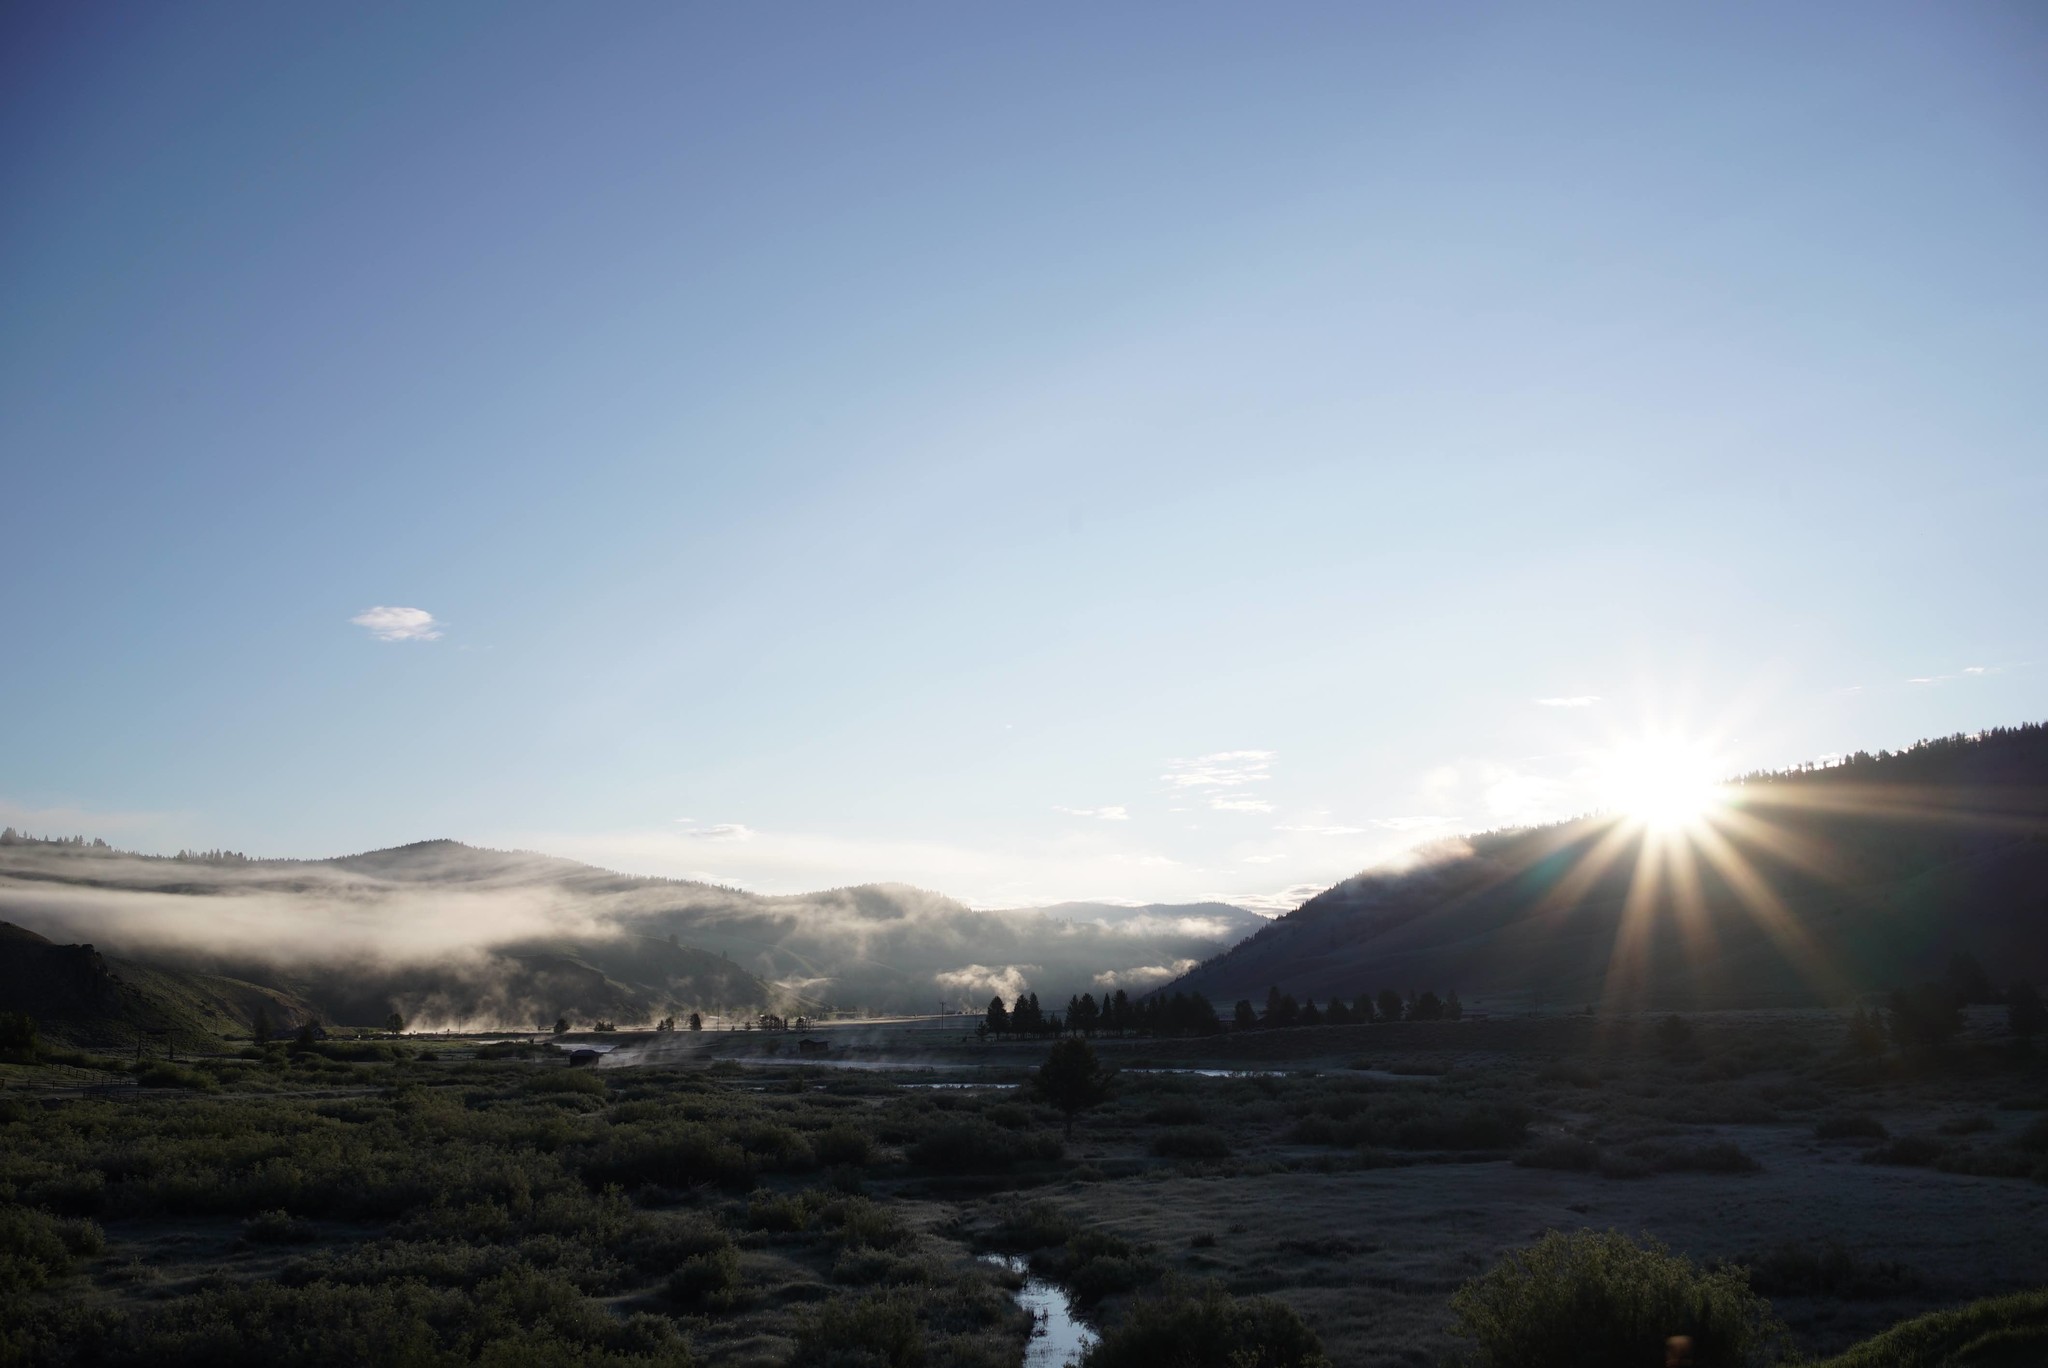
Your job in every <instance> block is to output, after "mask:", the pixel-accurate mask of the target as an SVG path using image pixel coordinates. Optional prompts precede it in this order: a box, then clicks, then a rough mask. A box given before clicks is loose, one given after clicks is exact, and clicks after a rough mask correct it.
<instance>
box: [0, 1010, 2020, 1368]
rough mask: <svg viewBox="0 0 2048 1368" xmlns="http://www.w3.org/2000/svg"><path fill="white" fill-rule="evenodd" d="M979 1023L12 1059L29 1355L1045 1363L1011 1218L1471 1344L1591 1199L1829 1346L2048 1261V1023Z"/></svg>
mask: <svg viewBox="0 0 2048 1368" xmlns="http://www.w3.org/2000/svg"><path fill="white" fill-rule="evenodd" d="M972 1025H973V1022H972V1020H971V1019H962V1018H935V1019H931V1020H927V1021H923V1022H908V1023H894V1024H892V1023H864V1024H861V1025H859V1026H844V1027H828V1028H824V1029H822V1030H820V1031H816V1032H813V1033H811V1034H810V1038H811V1039H814V1040H822V1041H824V1042H826V1045H827V1047H828V1048H827V1051H826V1052H825V1054H823V1055H822V1056H821V1057H811V1058H792V1057H791V1056H792V1055H795V1053H796V1051H797V1048H798V1046H797V1038H796V1037H795V1036H788V1035H779V1034H777V1035H767V1034H762V1033H745V1032H733V1033H723V1032H707V1033H704V1034H702V1035H693V1034H691V1033H676V1034H674V1035H669V1034H667V1033H663V1035H661V1036H641V1037H632V1036H624V1035H622V1036H619V1037H616V1038H612V1039H608V1040H605V1041H604V1042H602V1043H604V1044H607V1045H613V1046H616V1047H618V1048H616V1049H614V1050H613V1051H612V1052H611V1053H610V1054H609V1055H608V1056H607V1057H606V1059H605V1060H604V1065H603V1067H601V1068H599V1069H594V1070H593V1069H588V1068H581V1069H577V1068H570V1067H569V1066H567V1064H566V1063H565V1062H564V1061H563V1059H562V1057H561V1054H560V1053H559V1052H558V1051H557V1050H555V1049H554V1048H553V1047H552V1045H551V1044H543V1043H505V1044H490V1043H488V1042H483V1041H477V1040H456V1039H413V1040H408V1041H405V1042H398V1043H380V1044H371V1043H368V1042H363V1043H352V1042H339V1043H334V1044H330V1045H325V1046H321V1047H318V1048H315V1049H312V1050H300V1051H297V1052H293V1051H289V1050H285V1049H281V1048H278V1047H269V1048H266V1049H257V1048H254V1047H252V1048H250V1049H248V1050H245V1051H242V1052H241V1053H240V1054H237V1055H228V1056H223V1057H222V1058H219V1059H214V1060H207V1061H201V1062H200V1063H198V1064H196V1065H194V1064H186V1065H180V1066H177V1067H176V1069H175V1070H173V1069H171V1068H170V1066H164V1067H163V1068H160V1069H159V1070H157V1072H155V1073H153V1074H146V1075H144V1081H145V1082H146V1083H149V1084H151V1085H152V1086H148V1087H141V1088H123V1089H122V1090H121V1091H119V1092H118V1093H116V1092H111V1091H110V1092H101V1093H94V1092H92V1091H90V1090H89V1089H85V1090H82V1089H81V1085H88V1084H90V1083H92V1082H93V1081H94V1079H95V1078H97V1079H98V1080H99V1081H100V1082H101V1083H107V1082H109V1081H111V1079H112V1078H113V1077H114V1075H113V1074H112V1073H111V1072H100V1073H98V1074H95V1071H94V1070H93V1068H92V1067H91V1061H90V1060H89V1059H82V1058H75V1059H73V1060H72V1061H71V1062H70V1063H69V1064H68V1065H63V1066H52V1065H49V1064H41V1065H36V1066H26V1065H16V1066H8V1067H7V1068H6V1070H5V1073H6V1075H7V1077H6V1080H5V1081H6V1084H7V1087H6V1089H5V1091H4V1093H0V1122H4V1125H0V1198H4V1201H0V1241H7V1242H11V1243H10V1245H9V1247H8V1248H6V1249H0V1254H12V1255H13V1257H12V1258H10V1259H0V1270H5V1272H4V1277H5V1279H6V1280H7V1281H6V1282H5V1285H4V1286H0V1331H4V1335H5V1336H6V1338H5V1339H0V1351H4V1350H9V1349H11V1350H12V1351H13V1352H14V1355H15V1356H16V1357H17V1358H18V1359H19V1360H20V1361H23V1362H30V1363H41V1362H49V1363H61V1362H116V1363H118V1362H135V1363H142V1362H150V1363H179V1362H191V1363H201V1362H236V1361H255V1360H256V1359H258V1358H261V1357H262V1356H264V1355H271V1356H273V1357H274V1356H276V1355H280V1354H281V1355H285V1356H286V1357H289V1358H292V1359H293V1360H294V1361H300V1362H327V1361H333V1362H343V1361H346V1356H345V1354H344V1356H343V1357H323V1350H322V1348H321V1346H322V1345H324V1344H347V1345H352V1346H354V1348H353V1349H352V1350H350V1351H349V1352H358V1353H361V1352H369V1351H375V1350H376V1349H377V1348H378V1346H380V1345H381V1346H383V1347H384V1348H392V1347H394V1346H396V1345H397V1344H398V1343H399V1340H397V1339H392V1338H391V1337H392V1336H398V1337H399V1338H400V1339H404V1342H405V1343H410V1344H415V1345H416V1346H417V1347H419V1348H420V1349H421V1351H422V1353H423V1354H426V1355H427V1356H425V1357H420V1358H418V1361H420V1362H441V1361H446V1362H466V1361H478V1360H480V1359H482V1360H490V1357H491V1355H492V1354H493V1353H498V1352H500V1351H499V1350H494V1349H493V1348H492V1345H493V1344H496V1343H498V1342H499V1341H500V1340H503V1341H505V1342H506V1344H507V1345H509V1344H510V1343H511V1342H512V1341H514V1340H518V1341H523V1342H526V1343H528V1344H532V1343H536V1342H539V1343H553V1344H558V1345H560V1346H561V1347H562V1348H563V1351H564V1354H565V1355H570V1354H571V1351H573V1356H575V1357H576V1358H577V1361H582V1362H592V1363H596V1362H616V1363H627V1362H633V1363H653V1362H683V1361H685V1360H686V1359H687V1360H689V1361H694V1362H697V1363H702V1364H712V1365H734V1366H735V1368H737V1366H738V1365H756V1364H759V1365H766V1364H771V1363H783V1362H789V1361H793V1360H796V1361H805V1360H808V1359H815V1358H816V1357H817V1355H818V1353H819V1352H820V1351H821V1346H825V1345H827V1344H831V1345H838V1346H840V1347H841V1348H843V1347H845V1346H846V1345H853V1346H856V1347H859V1346H862V1345H867V1346H870V1349H871V1351H872V1354H871V1356H873V1357H874V1358H875V1361H877V1362H884V1361H887V1362H894V1361H905V1360H904V1359H903V1357H902V1355H901V1354H898V1353H895V1352H894V1351H892V1350H891V1349H890V1347H889V1346H891V1345H895V1346H896V1347H897V1349H899V1350H900V1349H901V1348H902V1347H903V1346H904V1345H905V1344H907V1343H910V1342H913V1341H914V1342H915V1343H916V1344H918V1345H920V1346H921V1348H920V1350H919V1353H920V1354H921V1355H922V1358H923V1361H924V1362H925V1363H927V1364H932V1365H938V1364H949V1363H957V1364H973V1365H988V1368H1014V1365H1015V1364H1016V1363H1017V1362H1019V1361H1020V1357H1021V1354H1022V1351H1023V1346H1024V1342H1025V1335H1026V1332H1027V1329H1028V1325H1027V1322H1026V1318H1025V1317H1024V1316H1023V1315H1022V1314H1021V1313H1020V1312H1018V1311H1017V1310H1016V1308H1015V1305H1014V1302H1013V1301H1012V1299H1011V1296H1010V1293H1011V1291H1012V1289H1013V1288H1014V1286H1015V1284H1016V1281H1017V1279H1016V1275H1015V1274H1013V1273H1011V1272H1009V1271H1007V1270H1005V1269H1004V1268H1002V1267H1000V1266H998V1265H996V1264H994V1263H991V1262H989V1261H987V1260H985V1259H984V1258H982V1257H980V1256H982V1255H984V1254H986V1253H988V1252H990V1251H993V1250H1000V1251H1003V1252H1005V1253H1010V1254H1015V1255H1019V1256H1024V1257H1026V1258H1028V1259H1029V1260H1030V1261H1031V1265H1032V1267H1034V1268H1035V1269H1037V1270H1038V1271H1039V1272H1040V1273H1042V1274H1044V1275H1045V1276H1047V1277H1050V1278H1053V1279H1055V1280H1057V1281H1058V1282H1060V1283H1061V1284H1062V1285H1063V1286H1065V1287H1066V1288H1067V1289H1068V1290H1069V1292H1070V1293H1071V1294H1072V1295H1073V1296H1074V1297H1075V1299H1076V1301H1077V1303H1078V1304H1079V1306H1080V1307H1081V1310H1082V1312H1083V1314H1084V1315H1086V1316H1088V1317H1089V1318H1091V1319H1092V1320H1094V1321H1095V1322H1096V1323H1097V1324H1099V1325H1102V1326H1114V1325H1115V1324H1117V1323H1118V1322H1119V1321H1120V1319H1121V1318H1123V1317H1124V1316H1125V1315H1126V1314H1127V1313H1128V1311H1129V1309H1130V1307H1131V1306H1132V1305H1133V1302H1134V1299H1136V1298H1142V1297H1145V1296H1148V1295H1152V1294H1154V1293H1155V1292H1157V1291H1158V1290H1159V1289H1161V1288H1163V1287H1167V1286H1170V1285H1173V1284H1174V1283H1175V1282H1176V1280H1180V1279H1214V1280H1218V1281H1220V1282H1221V1283H1222V1284H1223V1285H1224V1286H1225V1287H1226V1288H1228V1290H1229V1291H1230V1292H1232V1293H1234V1294H1238V1295H1252V1294H1265V1295H1270V1296H1272V1297H1274V1298H1277V1299H1278V1300H1280V1301H1282V1302H1284V1303H1286V1304H1287V1305H1288V1306H1290V1307H1292V1308H1294V1310H1295V1311H1297V1312H1298V1313H1299V1314H1300V1316H1301V1318H1302V1320H1303V1321H1305V1322H1306V1324H1307V1325H1308V1326H1309V1327H1310V1328H1311V1329H1312V1330H1313V1331H1314V1332H1315V1333H1316V1334H1317V1335H1318V1336H1319V1337H1320V1339H1321V1341H1322V1344H1323V1346H1324V1349H1325V1350H1326V1352H1327V1353H1328V1354H1329V1356H1330V1358H1331V1360H1332V1361H1333V1362H1334V1363H1335V1364H1337V1365H1340V1368H1354V1366H1355V1368H1378V1366H1379V1365H1395V1364H1428V1363H1435V1362H1438V1361H1439V1360H1440V1359H1441V1358H1442V1357H1444V1356H1445V1355H1446V1354H1448V1353H1450V1352H1451V1351H1453V1350H1454V1349H1455V1348H1456V1346H1457V1341H1456V1340H1455V1339H1454V1337H1453V1336H1452V1333H1451V1331H1452V1323H1451V1316H1450V1310H1449V1299H1450V1295H1451V1293H1452V1292H1453V1291H1454V1290H1455V1289H1456V1288H1457V1287H1458V1286H1459V1285H1461V1284H1462V1283H1464V1282H1465V1281H1466V1280H1468V1279H1470V1278H1472V1277H1474V1276H1475V1275H1477V1274H1479V1273H1480V1272H1482V1271H1484V1270H1485V1269H1486V1268H1487V1267H1489V1266H1491V1265H1492V1264H1494V1263H1495V1262H1496V1261H1497V1260H1498V1259H1499V1258H1500V1257H1501V1256H1502V1255H1503V1254H1505V1253H1507V1252H1509V1251H1511V1250H1514V1249H1516V1248H1519V1247H1522V1246H1525V1245H1527V1244H1529V1243H1531V1242H1533V1241H1534V1240H1536V1239H1537V1238H1539V1237H1540V1236H1541V1235H1542V1234H1543V1233H1544V1232H1545V1231H1548V1230H1572V1229H1578V1228H1582V1227H1584V1228H1594V1229H1617V1230H1620V1231H1623V1232H1625V1233H1627V1234H1629V1235H1632V1236H1649V1237H1652V1238H1654V1239H1657V1240H1660V1241H1663V1242H1665V1243H1667V1244H1668V1245H1670V1246H1671V1247H1672V1248H1673V1249H1674V1250H1676V1251H1677V1252H1680V1253H1682V1254H1685V1255H1687V1256H1688V1257H1690V1258H1692V1259H1694V1260H1695V1261H1698V1262H1701V1263H1729V1264H1740V1265H1743V1266H1745V1267H1747V1268H1748V1269H1749V1270H1750V1277H1751V1281H1752V1283H1753V1285H1755V1286H1756V1287H1757V1288H1758V1290H1760V1291H1762V1292H1763V1293H1764V1294H1766V1295H1768V1296H1769V1297H1770V1298H1771V1300H1772V1302H1773V1304H1774V1306H1775V1308H1776V1309H1777V1311H1778V1313H1779V1314H1780V1315H1781V1316H1782V1317H1783V1318H1784V1320H1785V1321H1786V1322H1787V1323H1788V1324H1789V1325H1790V1327H1791V1329H1792V1332H1793V1335H1794V1337H1795V1341H1796V1344H1797V1346H1798V1347H1799V1348H1800V1349H1801V1350H1803V1351H1805V1352H1808V1353H1821V1354H1824V1353H1834V1352H1838V1351H1840V1350H1842V1349H1843V1348H1845V1347H1847V1346H1848V1345H1849V1344H1850V1343H1851V1342H1853V1341H1855V1340H1857V1339H1860V1338H1862V1337H1865V1336H1867V1335H1870V1334H1871V1333H1873V1332H1875V1331H1877V1330H1880V1329H1882V1328H1883V1327H1885V1326H1887V1325H1890V1324H1892V1323H1893V1322H1895V1321H1898V1320H1900V1319H1902V1318H1904V1317H1907V1316H1911V1315H1915V1314H1918V1313H1920V1312H1923V1311H1926V1310H1929V1309H1933V1308H1936V1307H1943V1306H1949V1305H1954V1304H1957V1303H1960V1302H1964V1301H1968V1300H1971V1299H1975V1298H1979V1297H1984V1296H1988V1295H1992V1294H1996V1293H2001V1292H2006V1291H2012V1290H2017V1289H2024V1288H2030V1287H2042V1286H2044V1285H2048V1239H2043V1238H2041V1235H2042V1231H2043V1229H2044V1226H2048V1219H2044V1218H2048V1058H2044V1056H2043V1054H2041V1053H2037V1052H2029V1051H2026V1050H2023V1049H2020V1048H2017V1047H2016V1046H2015V1045H2014V1043H2013V1042H2011V1041H2009V1040H2006V1039H2004V1038H2003V1037H2002V1035H2001V1032H2000V1029H1999V1026H1998V1024H1997V1022H1995V1021H1993V1020H1991V1019H1990V1018H1989V1017H1988V1016H1987V1017H1985V1018H1983V1019H1981V1020H1979V1021H1978V1022H1976V1023H1974V1027H1975V1030H1974V1033H1973V1035H1971V1036H1970V1037H1968V1038H1965V1039H1964V1040H1963V1041H1961V1042H1959V1043H1958V1044H1957V1045H1955V1046H1953V1047H1951V1048H1950V1049H1948V1050H1947V1051H1944V1052H1942V1053H1940V1054H1934V1055H1926V1056H1913V1057H1902V1056H1900V1055H1898V1054H1897V1053H1884V1054H1881V1055H1876V1056H1858V1055H1853V1054H1850V1053H1848V1052H1846V1051H1845V1049H1844V1044H1845V1033H1844V1027H1843V1023H1842V1021H1841V1019H1840V1018H1839V1017H1838V1016H1835V1015H1833V1014H1828V1013H1821V1012H1811V1013H1800V1012H1782V1013H1724V1014H1717V1015H1701V1016H1696V1017H1692V1018H1690V1019H1689V1020H1688V1022H1687V1028H1686V1029H1685V1030H1684V1031H1683V1032H1679V1033H1676V1034H1674V1033H1672V1032H1671V1031H1670V1030H1669V1029H1668V1028H1667V1029H1664V1030H1660V1029H1659V1023H1658V1022H1656V1021H1655V1020H1627V1021H1618V1022H1608V1021H1601V1020H1597V1019H1592V1018H1583V1017H1554V1018H1540V1019H1538V1018H1531V1019H1521V1020H1511V1019H1495V1020H1491V1021H1468V1022H1455V1023H1453V1022H1444V1023H1409V1024H1400V1025H1378V1026H1360V1027H1336V1028H1321V1029H1296V1030H1286V1031H1272V1032H1263V1031H1262V1032H1251V1033H1246V1034H1242V1035H1231V1036H1224V1037H1216V1038H1210V1039H1205V1040H1178V1041H1159V1040H1136V1039H1134V1040H1111V1039H1103V1040H1098V1041H1097V1042H1095V1045H1096V1048H1097V1050H1098V1052H1099V1053H1100V1054H1101V1056H1102V1057H1103V1059H1104V1061H1105V1063H1107V1064H1109V1065H1111V1066H1114V1067H1117V1068H1118V1069H1120V1070H1121V1072H1120V1074H1119V1076H1118V1078H1117V1080H1116V1086H1115V1089H1114V1096H1113V1098H1112V1099H1111V1100H1110V1101H1109V1102H1107V1103H1106V1104H1104V1105H1102V1106H1100V1107H1098V1108H1095V1109H1093V1110H1091V1111H1089V1112H1087V1113H1085V1114H1083V1115H1082V1116H1081V1117H1080V1118H1079V1120H1078V1122H1077V1124H1076V1126H1075V1128H1074V1131H1073V1134H1072V1136H1071V1138H1069V1137H1067V1136H1066V1135H1065V1134H1064V1127H1063V1125H1062V1118H1060V1117H1059V1116H1058V1115H1057V1114H1056V1113H1054V1112H1052V1111H1051V1110H1050V1109H1048V1108H1046V1107H1045V1106H1043V1105H1042V1104H1040V1103H1038V1102H1036V1101H1033V1100H1031V1099H1030V1098H1029V1096H1027V1095H1026V1094H1024V1093H1022V1092H1020V1091H1019V1089H1018V1087H1017V1084H1018V1083H1019V1082H1020V1081H1021V1080H1022V1079H1023V1078H1024V1077H1026V1076H1027V1074H1028V1072H1029V1070H1030V1069H1031V1068H1032V1067H1033V1066H1034V1065H1036V1064H1037V1063H1038V1061H1039V1060H1041V1059H1042V1058H1043V1057H1044V1054H1045V1048H1046V1047H1045V1045H1044V1044H1043V1043H1042V1042H1032V1041H1016V1042H983V1041H979V1040H977V1039H976V1038H975V1037H974V1035H973V1033H972V1031H971V1027H972ZM579 1043H580V1042H579ZM105 1062H106V1063H107V1064H109V1065H112V1064H113V1061H105ZM875 1066H883V1067H875ZM1823 1137H1828V1138H1823ZM38 1251H40V1252H38ZM380 1336H381V1337H383V1338H379V1337H380ZM406 1337H410V1338H406ZM81 1346H84V1347H83V1348H81ZM429 1350H431V1353H429V1352H428V1351H429ZM504 1352H509V1349H506V1350H504ZM863 1352H868V1351H863ZM433 1354H439V1355H442V1356H443V1357H441V1358H435V1357H433V1356H432V1355H433ZM4 1357H6V1354H5V1353H4V1352H0V1358H4ZM506 1361H511V1360H510V1359H507V1360H506Z"/></svg>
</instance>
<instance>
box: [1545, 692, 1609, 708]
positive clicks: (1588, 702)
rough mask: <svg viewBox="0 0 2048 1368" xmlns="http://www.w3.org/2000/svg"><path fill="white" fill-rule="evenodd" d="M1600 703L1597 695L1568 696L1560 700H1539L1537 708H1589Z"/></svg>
mask: <svg viewBox="0 0 2048 1368" xmlns="http://www.w3.org/2000/svg"><path fill="white" fill-rule="evenodd" d="M1599 701H1600V695H1599V694H1568V695H1566V696H1565V697H1562V698H1539V699H1537V700H1536V706H1537V707H1539V708H1590V707H1592V706H1593V705H1594V704H1595V703H1598V702H1599Z"/></svg>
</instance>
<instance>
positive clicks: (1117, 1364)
mask: <svg viewBox="0 0 2048 1368" xmlns="http://www.w3.org/2000/svg"><path fill="white" fill-rule="evenodd" d="M1328 1363H1329V1359H1328V1358H1326V1357H1325V1356H1324V1354H1323V1346H1322V1343H1321V1342H1320V1341H1319V1340H1317V1338H1316V1336H1315V1332H1314V1331H1312V1330H1310V1329H1309V1328H1308V1326H1307V1325H1306V1324H1305V1323H1303V1321H1302V1319H1301V1317H1300V1316H1299V1315H1297V1314H1296V1313H1295V1312H1294V1310H1293V1308H1291V1307H1289V1306H1287V1305H1286V1304H1285V1303H1284V1302H1277V1301H1274V1300H1273V1299H1272V1298H1270V1297H1233V1296H1230V1295H1229V1294H1228V1293H1225V1292H1224V1291H1222V1290H1221V1289H1220V1288H1213V1287H1212V1288H1209V1289H1206V1290H1205V1291H1203V1292H1202V1293H1201V1294H1200V1295H1195V1294H1193V1293H1189V1292H1185V1291H1176V1292H1173V1293H1169V1294H1168V1295H1166V1296H1162V1297H1151V1298H1146V1299H1145V1300H1142V1301H1139V1302H1137V1303H1135V1304H1133V1305H1132V1307H1131V1309H1130V1312H1129V1314H1127V1315H1126V1316H1125V1317H1124V1319H1123V1322H1122V1323H1121V1324H1119V1325H1117V1326H1116V1327H1115V1328H1114V1329H1112V1330H1111V1331H1110V1332H1109V1333H1108V1334H1106V1335H1104V1336H1103V1337H1102V1339H1101V1340H1100V1341H1099V1342H1098V1343H1096V1345H1095V1346H1094V1347H1093V1348H1091V1349H1090V1350H1089V1351H1088V1353H1087V1354H1086V1355H1085V1356H1084V1357H1083V1358H1082V1360H1081V1364H1082V1368H1162V1365H1171V1368H1325V1365H1327V1364H1328Z"/></svg>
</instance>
